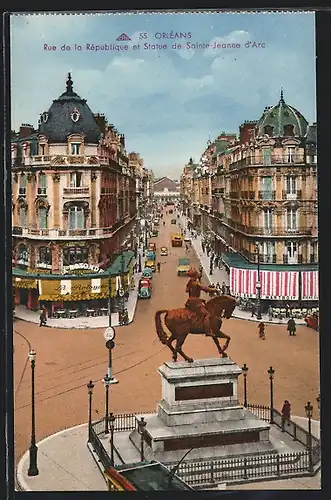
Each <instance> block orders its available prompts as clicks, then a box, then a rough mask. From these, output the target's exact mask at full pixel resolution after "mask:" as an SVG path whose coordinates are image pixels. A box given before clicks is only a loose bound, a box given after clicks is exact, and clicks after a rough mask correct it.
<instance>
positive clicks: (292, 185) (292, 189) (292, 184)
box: [286, 175, 296, 194]
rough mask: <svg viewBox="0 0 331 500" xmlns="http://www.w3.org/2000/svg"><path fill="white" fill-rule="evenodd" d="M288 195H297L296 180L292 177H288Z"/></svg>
mask: <svg viewBox="0 0 331 500" xmlns="http://www.w3.org/2000/svg"><path fill="white" fill-rule="evenodd" d="M286 193H287V194H295V193H296V178H295V177H292V176H290V175H288V176H287V177H286Z"/></svg>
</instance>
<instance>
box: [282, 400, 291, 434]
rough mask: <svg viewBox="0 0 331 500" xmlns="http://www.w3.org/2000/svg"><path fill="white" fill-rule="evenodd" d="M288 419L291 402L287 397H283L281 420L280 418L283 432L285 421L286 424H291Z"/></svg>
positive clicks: (289, 417) (289, 418)
mask: <svg viewBox="0 0 331 500" xmlns="http://www.w3.org/2000/svg"><path fill="white" fill-rule="evenodd" d="M290 420H291V404H290V402H289V401H288V400H287V399H285V401H284V404H283V408H282V420H281V426H282V432H285V422H287V425H291V423H290Z"/></svg>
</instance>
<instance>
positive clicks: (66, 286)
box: [12, 74, 137, 314]
mask: <svg viewBox="0 0 331 500" xmlns="http://www.w3.org/2000/svg"><path fill="white" fill-rule="evenodd" d="M136 195H137V192H136V178H135V170H134V168H133V167H132V166H130V162H129V157H128V155H127V154H126V150H125V138H124V135H123V134H120V133H119V132H118V131H117V130H116V128H115V127H114V125H111V124H108V122H107V120H106V119H105V117H104V115H101V114H93V113H92V111H91V109H90V108H89V106H88V105H87V103H86V100H85V99H82V98H81V97H80V96H79V95H78V94H76V93H75V92H74V91H73V82H72V79H71V75H70V74H69V75H68V79H67V83H66V90H65V92H64V93H63V94H62V95H60V97H59V98H57V99H55V100H54V101H53V103H52V105H51V106H50V108H49V110H48V111H45V112H43V113H42V114H41V115H40V119H39V126H38V129H37V130H34V128H33V127H32V126H30V125H22V126H21V128H20V131H19V133H17V134H14V135H13V137H12V211H13V255H12V261H13V276H14V278H13V279H14V283H13V285H14V288H15V303H16V305H18V304H22V305H26V306H27V307H28V308H29V309H37V308H38V307H40V303H43V304H45V305H46V307H47V308H48V310H49V312H50V313H52V312H54V309H55V308H67V309H73V310H78V313H79V314H80V313H84V311H85V310H86V309H87V308H89V307H92V306H93V308H94V309H98V308H100V307H102V306H105V305H106V301H105V299H106V298H108V295H109V294H111V296H112V297H117V291H118V289H119V287H120V286H122V288H124V289H125V290H129V289H130V288H129V285H128V284H129V281H130V276H131V275H132V264H133V263H132V258H133V255H134V254H133V252H132V251H127V250H128V249H134V247H135V235H134V228H135V223H136V221H135V219H136V215H137V201H136ZM122 250H126V251H125V252H124V254H125V255H124V257H125V258H124V259H120V255H119V254H120V252H121V251H122ZM119 262H121V265H120V264H119ZM115 302H116V300H115Z"/></svg>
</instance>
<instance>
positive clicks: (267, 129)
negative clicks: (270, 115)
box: [264, 125, 274, 137]
mask: <svg viewBox="0 0 331 500" xmlns="http://www.w3.org/2000/svg"><path fill="white" fill-rule="evenodd" d="M264 133H265V134H266V135H268V136H269V137H272V136H273V135H274V128H273V127H272V126H271V125H266V126H265V127H264Z"/></svg>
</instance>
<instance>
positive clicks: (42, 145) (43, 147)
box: [39, 144, 46, 156]
mask: <svg viewBox="0 0 331 500" xmlns="http://www.w3.org/2000/svg"><path fill="white" fill-rule="evenodd" d="M45 146H46V144H39V154H40V155H41V156H44V155H45Z"/></svg>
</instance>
